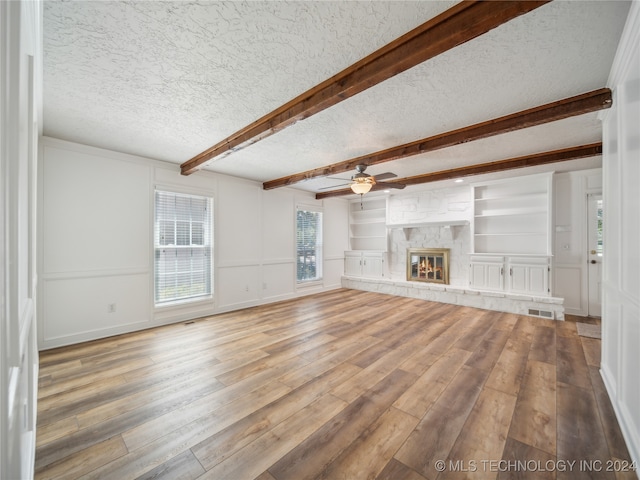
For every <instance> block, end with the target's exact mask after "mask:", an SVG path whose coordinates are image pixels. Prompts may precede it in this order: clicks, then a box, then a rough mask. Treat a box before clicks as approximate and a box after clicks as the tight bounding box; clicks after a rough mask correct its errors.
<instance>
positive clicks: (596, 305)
mask: <svg viewBox="0 0 640 480" xmlns="http://www.w3.org/2000/svg"><path fill="white" fill-rule="evenodd" d="M602 228H603V218H602V194H589V195H587V249H588V251H587V262H588V267H587V268H588V270H587V275H588V283H589V302H588V308H589V311H588V314H589V316H590V317H600V316H602V256H603V253H604V251H603V247H604V245H603V242H602Z"/></svg>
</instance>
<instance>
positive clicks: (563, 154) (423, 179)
mask: <svg viewBox="0 0 640 480" xmlns="http://www.w3.org/2000/svg"><path fill="white" fill-rule="evenodd" d="M601 154H602V142H599V143H592V144H590V145H582V146H579V147H571V148H564V149H561V150H554V151H552V152H544V153H536V154H534V155H526V156H524V157H517V158H509V159H507V160H498V161H495V162H489V163H480V164H478V165H470V166H468V167H459V168H452V169H450V170H441V171H439V172H432V173H425V174H423V175H415V176H413V177H407V178H394V179H393V180H385V183H398V184H402V185H418V184H421V183H430V182H439V181H441V180H453V179H455V178H462V177H469V176H473V175H482V174H483V173H495V172H502V171H504V170H514V169H516V168H525V167H533V166H536V165H547V164H550V163H558V162H566V161H568V160H577V159H579V158H588V157H595V156H596V155H601ZM376 187H378V186H377V185H374V186H373V188H372V190H373V191H375V190H384V187H378V188H376ZM350 194H353V192H352V191H351V189H350V188H343V189H340V190H332V191H330V192H323V193H317V194H316V199H318V200H320V199H323V198H329V197H339V196H343V195H350Z"/></svg>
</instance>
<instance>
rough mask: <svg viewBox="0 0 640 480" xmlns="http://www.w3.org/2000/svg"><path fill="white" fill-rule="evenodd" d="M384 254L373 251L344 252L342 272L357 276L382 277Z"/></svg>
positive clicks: (383, 273)
mask: <svg viewBox="0 0 640 480" xmlns="http://www.w3.org/2000/svg"><path fill="white" fill-rule="evenodd" d="M386 255H387V254H386V252H374V251H348V252H344V273H345V275H350V276H357V277H368V278H383V277H384V276H385V267H386V265H385V259H386Z"/></svg>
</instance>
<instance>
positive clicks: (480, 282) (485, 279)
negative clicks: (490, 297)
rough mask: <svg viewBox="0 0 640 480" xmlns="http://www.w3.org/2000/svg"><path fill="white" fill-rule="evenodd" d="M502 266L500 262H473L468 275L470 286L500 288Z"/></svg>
mask: <svg viewBox="0 0 640 480" xmlns="http://www.w3.org/2000/svg"><path fill="white" fill-rule="evenodd" d="M503 272H504V266H503V263H502V262H473V263H471V270H470V275H469V284H470V286H471V288H476V289H478V290H502V288H503V285H504V283H503Z"/></svg>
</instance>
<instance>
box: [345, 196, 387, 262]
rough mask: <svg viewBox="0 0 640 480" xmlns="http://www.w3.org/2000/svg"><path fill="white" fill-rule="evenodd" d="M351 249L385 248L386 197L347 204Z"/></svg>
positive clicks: (379, 249) (382, 249)
mask: <svg viewBox="0 0 640 480" xmlns="http://www.w3.org/2000/svg"><path fill="white" fill-rule="evenodd" d="M349 232H350V235H349V242H350V244H351V250H378V251H386V250H387V199H386V197H374V198H371V199H362V200H358V201H354V202H351V203H350V205H349Z"/></svg>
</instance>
